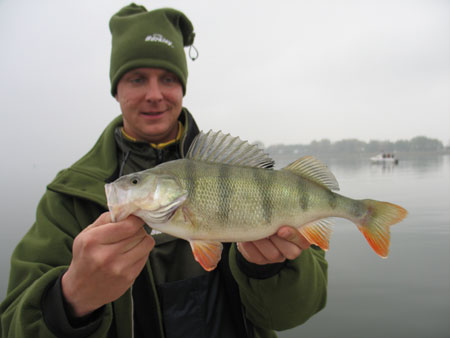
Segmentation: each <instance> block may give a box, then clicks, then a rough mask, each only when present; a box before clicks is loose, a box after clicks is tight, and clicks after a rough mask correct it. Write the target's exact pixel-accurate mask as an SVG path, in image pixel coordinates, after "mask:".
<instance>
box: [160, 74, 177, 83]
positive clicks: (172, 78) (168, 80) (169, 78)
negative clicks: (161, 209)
mask: <svg viewBox="0 0 450 338" xmlns="http://www.w3.org/2000/svg"><path fill="white" fill-rule="evenodd" d="M162 80H163V82H164V83H176V82H177V81H178V80H177V78H176V77H175V76H164V77H163V79H162Z"/></svg>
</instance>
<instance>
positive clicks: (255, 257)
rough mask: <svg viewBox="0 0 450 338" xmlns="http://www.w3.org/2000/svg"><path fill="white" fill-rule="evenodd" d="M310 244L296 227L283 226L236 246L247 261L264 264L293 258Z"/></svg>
mask: <svg viewBox="0 0 450 338" xmlns="http://www.w3.org/2000/svg"><path fill="white" fill-rule="evenodd" d="M310 245H311V244H310V243H309V242H308V240H307V239H306V238H305V237H303V235H302V234H301V233H300V232H299V231H298V230H297V229H295V228H293V227H289V226H283V227H281V228H280V229H278V231H277V232H276V233H275V234H273V235H272V236H270V237H267V238H263V239H260V240H257V241H253V242H241V243H238V244H237V248H238V250H239V251H240V253H241V254H242V256H244V258H245V259H246V260H247V261H249V262H251V263H255V264H259V265H264V264H272V263H281V262H284V261H285V260H286V259H290V260H292V259H295V258H297V257H298V256H300V254H301V253H302V251H303V250H305V249H307V248H309V246H310Z"/></svg>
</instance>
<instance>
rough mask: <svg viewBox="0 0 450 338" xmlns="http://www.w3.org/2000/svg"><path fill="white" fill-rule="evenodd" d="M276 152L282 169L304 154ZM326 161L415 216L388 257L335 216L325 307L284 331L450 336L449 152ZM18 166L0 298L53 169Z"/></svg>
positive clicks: (7, 197)
mask: <svg viewBox="0 0 450 338" xmlns="http://www.w3.org/2000/svg"><path fill="white" fill-rule="evenodd" d="M273 157H274V158H275V160H276V161H277V167H282V166H284V165H286V164H287V163H288V162H290V161H291V160H293V159H295V158H296V157H297V156H296V155H289V156H282V155H275V156H273ZM319 158H320V159H322V160H323V161H324V162H326V163H327V164H328V166H329V167H330V169H331V170H332V171H333V172H334V174H335V175H336V177H337V179H338V181H339V183H340V186H341V191H340V193H342V194H343V195H346V196H349V197H352V198H373V199H379V200H385V201H390V202H393V203H397V204H400V205H402V206H403V207H405V208H406V209H407V210H408V211H409V215H408V217H407V218H406V220H404V221H403V222H402V223H400V224H398V225H396V226H394V227H392V231H391V232H392V236H391V237H392V238H391V250H390V256H389V258H388V259H381V258H379V257H378V256H377V255H376V254H374V253H373V252H372V249H371V248H370V247H369V245H368V244H367V243H366V241H365V239H364V238H363V236H362V234H361V233H360V232H359V231H358V230H357V228H356V227H355V226H354V225H353V224H351V223H350V222H348V221H346V220H339V219H338V220H337V221H336V226H335V230H334V233H333V236H332V238H331V243H330V250H329V251H328V253H327V259H328V261H329V289H328V303H327V306H326V308H325V309H324V310H323V311H322V312H320V313H319V314H317V315H316V316H315V317H313V318H311V319H310V320H309V321H308V322H307V323H306V324H304V325H302V326H300V327H297V328H295V329H292V330H288V331H284V332H280V333H279V337H280V338H298V337H308V338H319V337H320V338H322V337H323V338H330V337H333V338H340V337H342V338H343V337H345V338H352V337H355V338H361V337H364V338H390V337H392V338H401V337H405V338H406V337H408V338H415V337H416V338H424V337H427V338H444V337H447V338H448V337H450V324H449V318H450V156H448V155H427V156H411V155H409V156H408V157H400V163H399V165H397V166H382V165H371V164H370V163H369V160H368V158H367V157H357V156H353V157H345V158H344V157H343V158H339V159H334V158H327V157H323V158H321V157H320V156H319ZM7 165H9V164H6V166H7ZM21 168H23V167H19V169H18V168H16V167H11V168H8V167H4V168H3V169H4V170H5V174H2V175H1V177H2V178H1V181H0V182H1V188H2V191H3V193H4V194H3V196H4V197H3V201H2V203H1V206H0V208H1V209H0V211H1V213H2V220H3V221H2V230H1V236H0V250H1V251H0V252H1V255H0V300H3V298H4V297H5V294H6V288H7V282H8V274H9V259H10V255H11V252H12V250H13V249H14V247H15V245H16V244H17V242H18V241H19V239H20V238H21V237H22V236H23V234H24V233H25V232H26V231H27V229H28V228H29V226H30V225H31V224H32V222H33V219H34V212H35V208H36V204H37V202H38V200H39V198H40V196H41V195H42V193H43V192H44V188H45V185H46V184H47V183H48V182H49V181H50V180H51V179H52V177H53V176H54V175H55V174H56V171H55V172H49V171H48V169H45V168H41V167H39V166H36V167H33V168H32V170H31V174H32V175H30V169H29V168H23V169H21ZM2 171H3V170H2ZM6 173H8V174H6ZM11 174H12V176H11Z"/></svg>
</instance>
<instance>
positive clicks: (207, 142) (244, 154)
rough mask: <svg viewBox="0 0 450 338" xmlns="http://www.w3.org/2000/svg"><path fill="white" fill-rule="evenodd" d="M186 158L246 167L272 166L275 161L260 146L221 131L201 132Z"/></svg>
mask: <svg viewBox="0 0 450 338" xmlns="http://www.w3.org/2000/svg"><path fill="white" fill-rule="evenodd" d="M186 158H189V159H192V160H197V161H205V162H213V163H223V164H231V165H238V166H245V167H256V168H272V167H273V165H274V161H273V160H272V159H271V158H270V157H269V155H267V154H266V153H264V151H263V150H262V149H260V148H258V147H257V146H256V145H251V144H250V143H248V142H247V141H242V140H241V139H240V138H239V137H233V136H231V135H230V134H227V135H225V134H223V133H222V132H221V131H218V132H213V131H211V130H210V131H209V132H207V133H206V134H205V133H204V132H201V133H200V134H198V135H197V137H196V138H195V139H194V141H193V142H192V144H191V146H190V148H189V151H188V153H187V154H186Z"/></svg>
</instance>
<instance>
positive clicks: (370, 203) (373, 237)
mask: <svg viewBox="0 0 450 338" xmlns="http://www.w3.org/2000/svg"><path fill="white" fill-rule="evenodd" d="M362 202H363V203H364V204H365V205H366V206H367V209H368V212H367V214H366V215H365V216H364V218H362V219H361V220H360V221H359V222H358V224H357V226H358V229H359V231H361V232H362V233H363V235H364V237H365V238H366V239H367V241H368V242H369V244H370V246H371V247H372V249H373V250H374V251H375V252H376V253H377V254H378V255H379V256H381V257H383V258H386V257H387V256H388V254H389V244H390V238H391V231H390V226H391V225H393V224H396V223H398V222H400V221H401V220H402V219H404V218H405V217H406V215H407V214H408V212H407V211H406V210H405V209H404V208H402V207H401V206H398V205H395V204H392V203H388V202H379V201H374V200H363V201H362Z"/></svg>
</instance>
